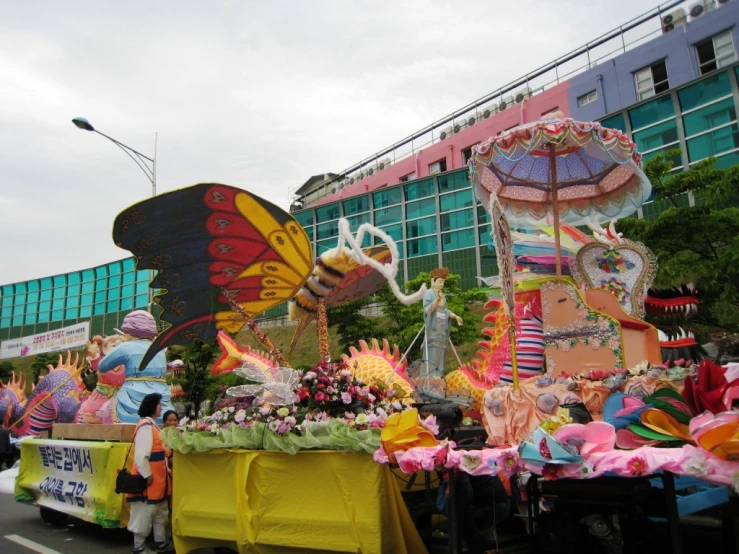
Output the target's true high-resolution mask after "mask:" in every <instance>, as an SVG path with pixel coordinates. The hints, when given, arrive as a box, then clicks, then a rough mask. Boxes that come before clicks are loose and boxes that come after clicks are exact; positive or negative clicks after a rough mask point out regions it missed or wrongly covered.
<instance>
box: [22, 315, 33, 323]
mask: <svg viewBox="0 0 739 554" xmlns="http://www.w3.org/2000/svg"><path fill="white" fill-rule="evenodd" d="M23 324H24V325H36V314H28V315H27V316H26V317H25V318H24V319H23Z"/></svg>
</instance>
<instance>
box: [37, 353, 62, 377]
mask: <svg viewBox="0 0 739 554" xmlns="http://www.w3.org/2000/svg"><path fill="white" fill-rule="evenodd" d="M58 361H59V353H53V352H46V353H44V354H37V355H36V357H35V359H34V360H33V362H32V363H31V369H32V370H33V382H34V383H37V382H38V378H39V377H40V376H41V375H46V374H47V373H48V372H49V367H48V366H50V365H51V366H54V367H56V364H57V362H58Z"/></svg>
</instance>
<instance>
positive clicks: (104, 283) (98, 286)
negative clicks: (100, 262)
mask: <svg viewBox="0 0 739 554" xmlns="http://www.w3.org/2000/svg"><path fill="white" fill-rule="evenodd" d="M107 288H108V280H107V279H102V280H100V281H95V291H101V290H105V289H107Z"/></svg>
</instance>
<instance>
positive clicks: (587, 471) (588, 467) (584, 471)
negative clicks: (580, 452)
mask: <svg viewBox="0 0 739 554" xmlns="http://www.w3.org/2000/svg"><path fill="white" fill-rule="evenodd" d="M594 471H595V468H594V467H593V464H589V463H588V462H585V463H583V464H582V465H581V466H580V475H582V476H583V477H584V478H586V479H587V478H588V477H589V476H590V475H592V474H593V472H594Z"/></svg>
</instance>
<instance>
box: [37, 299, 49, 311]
mask: <svg viewBox="0 0 739 554" xmlns="http://www.w3.org/2000/svg"><path fill="white" fill-rule="evenodd" d="M50 309H51V302H49V301H41V302H39V303H38V311H39V312H48V311H49V310H50Z"/></svg>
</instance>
